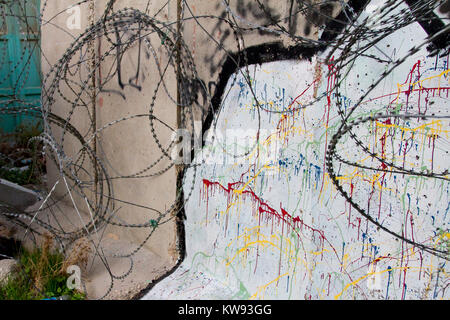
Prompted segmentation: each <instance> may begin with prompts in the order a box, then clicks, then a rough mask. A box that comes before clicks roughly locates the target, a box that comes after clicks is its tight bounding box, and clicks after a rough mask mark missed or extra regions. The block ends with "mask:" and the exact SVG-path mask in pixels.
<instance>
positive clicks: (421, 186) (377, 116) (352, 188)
mask: <svg viewBox="0 0 450 320" xmlns="http://www.w3.org/2000/svg"><path fill="white" fill-rule="evenodd" d="M371 8H373V9H372V10H374V11H373V12H370V11H369V12H365V13H363V15H362V17H360V19H364V18H365V17H367V16H368V15H369V14H375V8H376V6H373V7H371ZM405 8H407V7H406V5H404V6H400V7H398V8H396V10H402V9H405ZM369 10H370V8H369ZM396 10H394V11H393V12H392V13H391V14H392V16H395V14H398V12H397V11H396ZM364 14H365V15H364ZM380 28H382V25H381V24H378V25H375V26H374V30H377V29H380ZM427 37H428V35H427V33H426V31H425V30H423V28H421V26H420V25H419V24H418V23H414V24H410V25H407V26H404V27H403V28H400V29H399V30H397V31H396V32H393V33H391V34H390V35H389V36H386V37H384V38H383V39H381V40H379V41H378V42H377V43H376V45H375V46H372V47H370V48H366V45H367V42H368V41H370V40H367V42H365V41H360V42H359V43H358V46H360V47H361V48H365V49H364V54H363V55H359V56H357V57H356V58H352V59H350V58H348V57H343V56H344V55H345V52H344V50H326V51H324V52H322V53H319V54H317V55H316V56H314V57H312V58H311V59H304V60H284V61H274V62H266V63H262V64H254V65H251V66H249V67H248V69H245V68H243V69H241V70H238V71H237V72H235V73H234V74H233V75H232V76H231V77H229V79H228V81H227V85H226V88H225V90H224V94H223V96H222V99H223V100H222V104H221V108H220V110H219V111H218V112H217V113H216V114H215V118H214V120H213V124H212V125H211V128H209V130H207V131H206V137H205V141H206V142H205V145H204V147H203V149H202V150H201V151H199V152H197V153H196V158H195V159H194V162H193V163H194V164H195V165H196V166H198V167H197V172H196V175H195V177H194V180H195V182H194V185H193V186H191V185H190V183H187V182H185V189H186V191H188V190H190V189H191V188H193V190H194V194H193V195H192V196H191V197H190V199H189V200H188V201H187V202H186V204H185V212H186V220H185V228H186V256H185V260H184V262H183V263H182V264H181V266H180V267H179V268H178V269H177V270H176V271H175V272H174V273H173V274H171V275H169V276H168V277H167V278H166V279H164V280H162V281H161V282H159V283H157V284H156V286H155V287H154V288H153V289H152V290H151V291H150V292H149V293H148V294H147V295H146V297H145V298H147V299H167V298H169V299H201V298H221V299H447V298H448V290H447V289H448V288H447V287H448V285H449V278H448V246H449V245H450V242H449V240H450V234H449V229H448V227H449V226H448V222H449V220H448V216H447V215H448V210H449V204H450V202H449V181H448V163H449V155H448V138H449V131H448V128H449V115H448V111H449V109H448V93H449V89H450V87H449V78H448V70H449V69H448V55H443V56H439V55H437V56H430V53H429V51H428V50H427V48H426V47H425V46H424V45H422V44H423V43H425V42H426V39H427ZM414 46H416V47H415V48H418V49H417V50H415V52H412V51H410V49H411V47H414ZM327 57H331V59H329V58H328V59H327ZM337 57H339V58H337ZM374 57H375V58H374ZM245 74H248V75H249V79H250V80H249V81H246V78H245ZM192 177H193V171H192V170H191V169H188V170H187V173H186V177H185V179H186V180H185V181H190V179H191V178H192Z"/></svg>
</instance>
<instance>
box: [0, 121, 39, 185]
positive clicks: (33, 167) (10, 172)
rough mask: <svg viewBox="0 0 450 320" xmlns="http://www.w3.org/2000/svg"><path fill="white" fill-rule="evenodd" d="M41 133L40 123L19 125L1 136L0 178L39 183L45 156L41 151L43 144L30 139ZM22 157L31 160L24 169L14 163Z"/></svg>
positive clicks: (25, 182) (15, 181)
mask: <svg viewBox="0 0 450 320" xmlns="http://www.w3.org/2000/svg"><path fill="white" fill-rule="evenodd" d="M41 133H42V129H41V125H40V124H36V125H20V126H18V127H17V128H16V130H15V132H14V133H12V134H9V135H4V136H2V137H1V138H2V139H1V140H2V141H0V142H1V145H0V146H1V148H0V153H1V157H0V178H3V179H6V180H9V181H11V182H14V183H17V184H19V185H26V184H40V182H41V174H42V172H44V171H45V158H44V157H43V156H42V153H41V151H42V147H43V145H42V142H39V141H37V140H33V141H30V139H31V138H33V137H36V136H39V135H40V134H41ZM7 159H9V160H7ZM24 159H32V161H31V162H30V165H29V166H28V167H27V168H26V169H25V170H19V168H16V167H15V165H17V163H19V162H20V160H24Z"/></svg>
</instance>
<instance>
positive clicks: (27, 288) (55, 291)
mask: <svg viewBox="0 0 450 320" xmlns="http://www.w3.org/2000/svg"><path fill="white" fill-rule="evenodd" d="M51 243H52V240H51V238H50V237H46V238H45V241H44V243H43V245H42V247H41V248H34V249H33V250H26V249H23V248H22V250H21V251H20V253H19V255H18V257H17V259H18V260H19V262H20V263H19V265H20V270H19V271H18V272H17V273H15V274H14V275H13V276H10V277H9V279H8V280H7V281H6V282H5V283H4V284H3V285H0V300H41V299H44V298H50V297H57V296H65V297H66V299H71V300H83V299H85V296H84V294H83V293H80V292H78V291H76V290H74V289H69V288H68V287H67V285H66V282H67V278H68V275H67V274H66V273H65V271H64V270H63V268H62V267H63V266H64V265H65V257H64V255H63V254H62V253H60V252H57V251H52V250H51Z"/></svg>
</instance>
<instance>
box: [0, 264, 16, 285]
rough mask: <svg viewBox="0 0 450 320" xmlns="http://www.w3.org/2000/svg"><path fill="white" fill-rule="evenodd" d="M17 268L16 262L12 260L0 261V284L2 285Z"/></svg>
mask: <svg viewBox="0 0 450 320" xmlns="http://www.w3.org/2000/svg"><path fill="white" fill-rule="evenodd" d="M16 267H17V262H16V260H13V259H3V260H0V283H3V282H4V281H6V280H7V279H8V276H10V275H11V274H12V273H13V272H14V271H15V270H16Z"/></svg>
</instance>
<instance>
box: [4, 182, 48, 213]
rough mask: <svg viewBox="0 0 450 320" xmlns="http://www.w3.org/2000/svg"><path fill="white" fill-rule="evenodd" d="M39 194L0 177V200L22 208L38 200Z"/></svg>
mask: <svg viewBox="0 0 450 320" xmlns="http://www.w3.org/2000/svg"><path fill="white" fill-rule="evenodd" d="M39 198H40V197H39V195H38V194H37V193H36V192H34V191H33V190H30V189H27V188H24V187H22V186H19V185H17V184H15V183H12V182H10V181H8V180H5V179H0V202H3V203H6V204H8V205H10V206H12V207H14V208H17V209H20V210H24V209H25V208H27V207H29V206H31V205H33V204H35V203H36V202H37V201H39Z"/></svg>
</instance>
